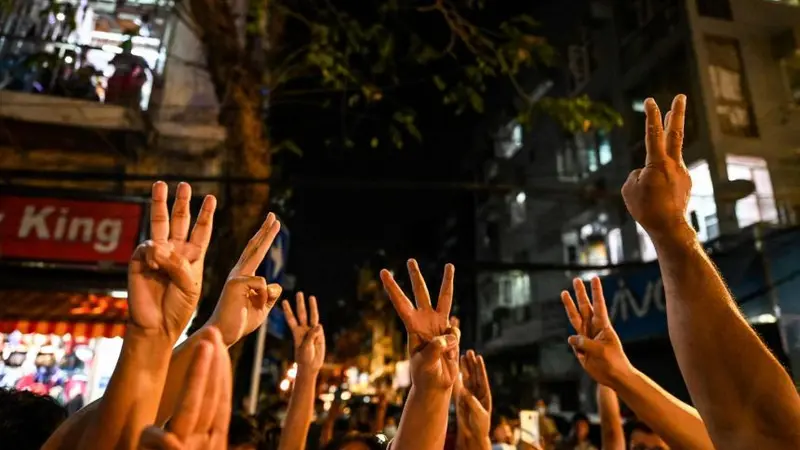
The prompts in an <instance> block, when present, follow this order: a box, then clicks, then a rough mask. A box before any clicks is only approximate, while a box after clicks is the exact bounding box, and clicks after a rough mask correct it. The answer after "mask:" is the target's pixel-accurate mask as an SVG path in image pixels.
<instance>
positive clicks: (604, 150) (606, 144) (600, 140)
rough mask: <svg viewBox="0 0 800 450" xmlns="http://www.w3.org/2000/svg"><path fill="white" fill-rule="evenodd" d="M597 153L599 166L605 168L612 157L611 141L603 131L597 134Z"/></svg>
mask: <svg viewBox="0 0 800 450" xmlns="http://www.w3.org/2000/svg"><path fill="white" fill-rule="evenodd" d="M597 153H598V154H599V157H600V165H601V166H605V165H606V164H608V163H610V162H611V159H612V158H613V155H612V154H611V140H609V138H608V135H607V134H606V133H605V132H604V131H598V132H597Z"/></svg>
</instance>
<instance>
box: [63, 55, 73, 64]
mask: <svg viewBox="0 0 800 450" xmlns="http://www.w3.org/2000/svg"><path fill="white" fill-rule="evenodd" d="M73 61H75V60H74V59H72V56H67V57H66V58H64V62H65V63H67V64H72V62H73Z"/></svg>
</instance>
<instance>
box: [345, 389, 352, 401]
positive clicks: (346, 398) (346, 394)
mask: <svg viewBox="0 0 800 450" xmlns="http://www.w3.org/2000/svg"><path fill="white" fill-rule="evenodd" d="M352 397H353V394H351V393H350V391H344V392H342V400H344V401H347V400H350V399H351V398H352Z"/></svg>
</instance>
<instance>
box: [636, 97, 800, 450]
mask: <svg viewBox="0 0 800 450" xmlns="http://www.w3.org/2000/svg"><path fill="white" fill-rule="evenodd" d="M645 110H646V113H647V127H646V128H647V134H646V138H645V143H646V146H647V161H646V165H645V167H644V168H643V169H640V170H635V171H633V172H632V173H631V175H630V177H629V178H628V180H627V181H626V182H625V185H624V186H623V188H622V196H623V198H624V199H625V204H626V206H627V207H628V211H630V213H631V215H632V216H633V218H634V219H636V221H637V222H639V223H640V224H641V225H642V227H644V228H645V230H647V232H648V234H649V235H650V237H651V238H652V239H653V243H654V244H655V248H656V252H657V253H658V261H659V264H660V266H661V276H662V278H663V281H664V291H665V293H666V303H667V318H668V320H667V323H668V325H669V336H670V340H671V341H672V347H673V348H674V350H675V355H676V356H677V360H678V365H679V367H680V369H681V373H682V374H683V378H684V380H685V381H686V385H687V387H688V388H689V393H690V394H691V396H692V400H693V402H694V404H695V405H696V406H697V410H698V411H699V412H700V415H701V416H702V418H703V420H704V421H705V424H706V427H707V428H708V431H709V434H710V435H711V438H712V440H713V441H714V444H716V446H717V447H718V448H726V449H728V448H730V449H739V448H760V449H773V448H774V449H784V448H800V427H798V425H797V424H799V423H800V398H798V395H797V391H796V390H795V387H794V385H793V383H792V380H791V379H790V378H789V375H788V374H787V373H786V371H785V370H784V369H783V367H781V365H780V363H778V361H777V360H776V359H775V357H774V356H773V355H772V354H771V353H770V352H769V350H768V349H767V348H766V346H765V345H764V344H763V343H762V342H761V340H760V339H759V337H758V336H757V335H756V333H755V332H754V331H753V330H752V329H751V328H750V326H749V325H748V323H747V321H746V320H745V319H744V317H742V315H741V313H740V312H739V310H738V309H737V307H736V303H735V302H734V301H733V298H732V297H731V294H730V293H729V292H728V289H727V287H726V286H725V283H724V282H723V280H722V278H721V277H720V275H719V273H718V272H717V270H716V268H715V267H714V265H713V264H712V263H711V261H710V260H709V258H708V256H707V255H706V254H705V252H704V251H703V249H702V247H701V246H700V244H699V243H698V242H697V238H696V235H695V233H694V230H692V228H691V226H690V225H689V224H688V222H687V220H686V210H687V207H688V200H689V196H690V193H691V186H692V183H691V179H690V176H689V172H688V170H687V168H686V165H685V164H684V162H683V154H682V145H683V129H684V121H685V112H686V98H685V96H678V97H676V98H675V101H674V102H673V103H672V110H671V111H670V112H669V113H668V114H667V118H666V130H665V129H664V127H663V125H662V121H661V113H660V111H659V109H658V106H657V105H656V104H655V102H654V101H653V100H652V99H648V100H647V101H646V102H645ZM665 131H666V132H665Z"/></svg>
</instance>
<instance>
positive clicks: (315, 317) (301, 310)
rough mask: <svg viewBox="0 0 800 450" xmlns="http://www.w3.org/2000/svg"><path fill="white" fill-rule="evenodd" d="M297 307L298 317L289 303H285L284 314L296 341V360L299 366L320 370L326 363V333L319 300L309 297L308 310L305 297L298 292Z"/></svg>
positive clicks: (296, 297)
mask: <svg viewBox="0 0 800 450" xmlns="http://www.w3.org/2000/svg"><path fill="white" fill-rule="evenodd" d="M295 307H296V310H297V314H296V315H295V313H294V312H293V311H292V307H291V305H289V302H288V301H286V300H284V301H283V312H284V314H285V315H286V322H287V323H288V324H289V329H290V330H291V331H292V338H293V339H294V354H295V359H296V361H297V364H298V365H301V366H306V367H310V368H311V369H312V370H319V369H320V368H321V367H322V364H323V362H324V361H325V333H324V331H323V330H322V326H321V325H320V324H319V310H318V308H317V299H316V297H314V296H313V295H312V296H311V297H309V298H308V310H306V301H305V296H304V295H303V293H302V292H298V293H297V295H296V296H295ZM309 312H310V317H309Z"/></svg>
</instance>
